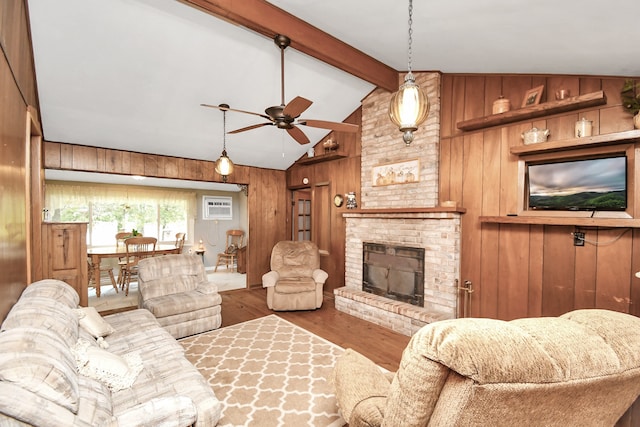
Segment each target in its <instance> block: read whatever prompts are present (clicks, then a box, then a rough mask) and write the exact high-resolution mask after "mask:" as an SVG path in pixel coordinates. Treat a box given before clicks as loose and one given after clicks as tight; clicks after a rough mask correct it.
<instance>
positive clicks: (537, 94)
mask: <svg viewBox="0 0 640 427" xmlns="http://www.w3.org/2000/svg"><path fill="white" fill-rule="evenodd" d="M543 90H544V85H542V86H538V87H534V88H533V89H529V90H528V91H527V92H526V93H525V94H524V99H523V100H522V106H523V107H530V106H531V105H538V104H539V103H540V98H542V91H543Z"/></svg>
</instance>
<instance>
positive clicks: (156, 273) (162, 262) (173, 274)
mask: <svg viewBox="0 0 640 427" xmlns="http://www.w3.org/2000/svg"><path fill="white" fill-rule="evenodd" d="M138 292H139V294H138V307H140V308H146V309H147V310H149V311H150V312H151V314H153V315H154V316H155V317H156V319H157V320H158V322H159V323H160V325H162V326H163V327H164V328H165V329H166V330H167V331H169V333H170V334H171V335H173V337H174V338H176V339H177V338H183V337H186V336H189V335H194V334H199V333H201V332H205V331H209V330H212V329H217V328H219V327H220V325H221V324H222V315H221V314H220V313H221V307H220V304H221V303H222V297H221V296H220V294H219V293H218V287H217V286H216V285H215V284H214V283H211V282H209V281H208V280H207V276H206V274H205V271H204V264H203V263H202V259H201V258H200V257H199V256H198V255H189V254H179V255H177V254H176V255H163V256H156V257H153V258H145V259H143V260H140V262H139V263H138Z"/></svg>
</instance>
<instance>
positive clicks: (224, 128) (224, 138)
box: [222, 110, 227, 151]
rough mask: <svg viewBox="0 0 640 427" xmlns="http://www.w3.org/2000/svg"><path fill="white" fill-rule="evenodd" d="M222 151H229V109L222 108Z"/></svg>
mask: <svg viewBox="0 0 640 427" xmlns="http://www.w3.org/2000/svg"><path fill="white" fill-rule="evenodd" d="M222 151H227V110H222Z"/></svg>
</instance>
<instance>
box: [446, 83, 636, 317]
mask: <svg viewBox="0 0 640 427" xmlns="http://www.w3.org/2000/svg"><path fill="white" fill-rule="evenodd" d="M623 81H624V79H622V78H594V77H578V76H539V75H532V76H523V75H517V76H509V75H506V76H496V75H488V76H480V75H444V76H443V81H442V85H443V88H442V129H441V143H440V184H439V186H440V190H439V191H440V200H441V201H442V200H457V201H459V202H460V204H461V205H462V206H463V207H465V208H466V209H467V212H466V214H465V215H463V225H462V233H463V240H462V275H461V276H462V277H461V278H462V280H470V281H471V282H472V284H473V289H474V291H475V292H474V293H473V295H472V303H471V315H472V316H481V317H493V318H500V319H513V318H518V317H527V316H555V315H559V314H562V313H565V312H567V311H570V310H573V309H577V308H606V309H612V310H616V311H621V312H630V313H632V314H634V315H640V279H638V278H636V277H635V275H634V273H635V272H636V271H640V257H639V256H638V255H639V254H640V230H636V229H627V228H614V229H606V228H597V227H594V228H588V229H585V231H586V238H587V239H588V240H589V241H597V242H598V243H599V244H598V245H594V244H586V245H585V246H583V247H579V246H574V245H573V237H572V236H571V233H572V232H573V231H574V226H567V225H564V226H558V225H526V224H486V223H485V224H483V223H481V222H480V221H479V217H480V216H483V215H486V216H505V215H507V214H508V213H516V212H517V211H518V206H519V205H520V204H521V199H520V198H524V194H523V190H522V185H519V184H518V181H519V180H521V179H522V177H520V174H522V173H523V172H522V169H521V168H519V165H518V162H519V158H518V156H515V155H512V154H511V153H510V151H509V147H511V146H514V145H522V139H521V134H522V132H524V131H526V130H529V129H531V128H532V127H537V128H541V129H544V128H548V129H549V130H550V136H549V140H550V141H551V140H563V139H571V138H573V137H574V125H575V122H576V120H578V119H579V118H582V117H587V118H588V119H590V120H593V123H594V131H593V132H594V135H598V134H609V133H613V132H619V131H624V130H631V129H633V123H632V116H631V115H630V114H628V113H626V112H625V111H624V110H623V109H622V107H621V103H620V89H621V87H622V84H623ZM539 85H544V86H545V89H544V94H543V98H542V101H541V102H545V101H547V100H549V101H553V100H555V98H554V94H555V91H556V90H557V89H559V88H565V89H569V90H570V91H571V95H580V94H587V93H592V92H595V91H599V90H603V91H604V92H605V95H606V98H607V102H606V104H605V105H602V106H599V107H592V108H587V109H583V110H578V111H572V112H568V113H562V114H557V115H552V116H547V117H542V118H537V119H534V120H525V121H521V122H516V123H513V124H510V125H507V126H495V127H490V128H486V129H481V130H477V131H470V132H463V131H461V130H459V129H458V128H457V127H456V123H457V122H460V121H463V120H469V119H473V118H478V117H482V116H486V115H490V114H491V112H492V103H493V101H494V100H496V99H497V98H498V97H499V96H500V95H503V96H504V97H505V98H508V99H510V100H511V103H512V108H514V109H515V108H520V105H521V102H522V99H523V97H524V94H525V92H526V91H527V90H529V89H531V88H533V87H536V86H539ZM637 150H638V147H636V152H637ZM632 151H633V150H632ZM558 156H560V157H561V156H562V154H561V153H559V154H558ZM635 157H636V158H637V157H638V156H637V155H636V156H635ZM636 168H637V165H636ZM630 176H633V174H632V175H630ZM636 179H637V178H636ZM631 184H632V185H631V186H630V189H631V191H633V192H634V193H633V194H632V196H633V198H632V199H631V200H633V199H635V200H639V199H638V187H639V186H638V185H637V184H636V185H633V183H631ZM639 214H640V212H635V213H634V216H635V217H636V218H638V217H639V216H638V215H639ZM581 228H583V227H581Z"/></svg>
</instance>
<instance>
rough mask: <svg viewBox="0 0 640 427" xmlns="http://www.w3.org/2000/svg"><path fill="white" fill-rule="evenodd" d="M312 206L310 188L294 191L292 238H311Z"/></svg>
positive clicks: (297, 239)
mask: <svg viewBox="0 0 640 427" xmlns="http://www.w3.org/2000/svg"><path fill="white" fill-rule="evenodd" d="M311 207H312V204H311V191H310V190H308V189H304V190H295V191H293V209H292V210H291V215H292V218H291V226H292V229H291V240H293V241H301V240H309V241H310V240H311V211H312V210H311Z"/></svg>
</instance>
